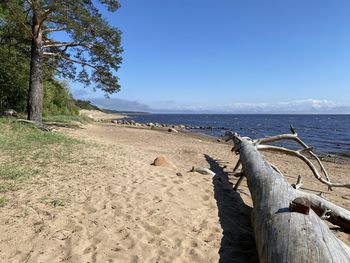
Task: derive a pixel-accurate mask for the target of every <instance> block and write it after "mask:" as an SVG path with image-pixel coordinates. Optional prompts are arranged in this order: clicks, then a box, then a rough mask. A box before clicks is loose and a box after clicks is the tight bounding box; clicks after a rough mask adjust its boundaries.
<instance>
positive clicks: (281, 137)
mask: <svg viewBox="0 0 350 263" xmlns="http://www.w3.org/2000/svg"><path fill="white" fill-rule="evenodd" d="M292 130H293V134H281V135H276V136H271V137H266V138H262V139H258V140H255V141H254V144H255V145H259V144H264V143H269V142H276V141H281V140H292V141H295V142H297V143H298V144H300V145H301V146H302V147H303V148H304V149H303V150H301V151H308V153H309V154H310V155H311V156H312V157H313V158H315V160H316V161H317V163H318V165H319V166H320V168H321V171H322V172H323V173H324V175H325V177H326V179H327V181H328V182H330V179H329V175H328V172H327V171H326V169H325V167H324V166H323V164H322V162H321V160H320V159H319V158H318V156H317V155H316V154H315V153H314V152H313V151H312V147H309V146H308V145H307V144H306V143H304V142H303V141H302V140H301V139H300V138H299V137H298V134H297V133H296V132H295V130H294V128H293V129H292Z"/></svg>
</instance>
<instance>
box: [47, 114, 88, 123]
mask: <svg viewBox="0 0 350 263" xmlns="http://www.w3.org/2000/svg"><path fill="white" fill-rule="evenodd" d="M44 122H56V123H82V124H86V123H90V122H92V119H90V118H88V117H86V116H81V115H54V116H46V117H44Z"/></svg>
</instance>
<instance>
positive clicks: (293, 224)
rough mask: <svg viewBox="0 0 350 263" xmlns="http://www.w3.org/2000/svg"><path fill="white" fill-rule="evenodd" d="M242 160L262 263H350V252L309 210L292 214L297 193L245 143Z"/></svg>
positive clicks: (240, 147) (247, 142) (245, 141)
mask: <svg viewBox="0 0 350 263" xmlns="http://www.w3.org/2000/svg"><path fill="white" fill-rule="evenodd" d="M238 146H239V152H240V160H241V162H242V166H243V172H244V175H245V176H246V177H247V181H248V187H249V190H250V192H251V196H252V199H253V206H254V207H253V212H252V225H253V228H254V234H255V241H256V246H257V250H258V255H259V261H260V262H289V263H293V262H295V263H300V262H310V263H311V262H350V249H349V248H348V247H347V246H346V245H345V244H344V243H343V242H341V241H340V240H339V239H337V238H336V237H335V236H334V234H333V233H331V231H330V230H329V228H328V226H327V225H326V224H325V223H324V222H323V221H322V220H321V219H320V218H319V216H317V215H316V213H315V212H314V211H313V210H310V213H309V214H308V215H305V214H301V213H297V212H290V211H289V204H290V203H291V202H292V201H293V200H294V199H295V198H296V197H298V194H297V192H296V191H295V190H294V189H293V188H292V187H291V185H290V184H289V183H288V182H287V181H286V180H285V178H284V177H283V176H282V175H281V174H279V173H278V172H276V171H275V170H274V169H272V167H271V166H270V165H269V164H268V163H267V162H266V161H264V159H263V158H262V156H261V155H260V153H259V152H258V151H257V150H256V148H255V146H254V145H253V144H252V143H251V142H250V141H248V140H246V139H242V141H241V142H240V145H238Z"/></svg>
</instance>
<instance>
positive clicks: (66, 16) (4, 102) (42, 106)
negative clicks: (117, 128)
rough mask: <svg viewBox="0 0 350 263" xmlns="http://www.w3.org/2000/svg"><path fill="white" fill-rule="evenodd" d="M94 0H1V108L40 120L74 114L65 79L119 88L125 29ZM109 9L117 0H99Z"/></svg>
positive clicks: (108, 89)
mask: <svg viewBox="0 0 350 263" xmlns="http://www.w3.org/2000/svg"><path fill="white" fill-rule="evenodd" d="M96 2H97V1H91V0H75V1H71V0H60V1H57V0H3V1H1V3H0V110H1V109H6V108H7V109H8V108H12V109H15V110H17V111H21V112H24V111H26V112H27V113H28V119H29V120H33V121H38V122H41V121H42V115H43V113H44V114H45V113H46V114H47V113H51V114H74V113H76V112H77V110H78V107H77V106H76V103H75V102H74V100H73V99H72V97H71V95H70V93H69V89H68V86H67V82H65V81H62V80H63V79H66V80H73V81H79V82H82V83H84V84H85V85H86V86H89V85H92V86H93V88H94V89H101V90H103V91H104V92H105V94H106V95H108V94H112V93H115V92H118V91H119V90H120V85H119V82H118V77H117V76H116V72H117V70H118V68H119V65H120V64H121V62H122V59H121V56H120V54H121V53H122V48H121V32H120V31H119V29H117V28H115V27H112V26H111V25H109V23H108V22H107V21H106V20H105V19H104V18H103V17H102V14H101V11H100V10H99V9H98V8H97V7H96V4H95V3H96ZM99 4H101V5H103V6H104V7H105V8H107V10H108V11H110V12H115V11H117V10H118V8H119V7H120V5H119V2H118V1H117V0H99Z"/></svg>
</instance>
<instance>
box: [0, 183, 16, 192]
mask: <svg viewBox="0 0 350 263" xmlns="http://www.w3.org/2000/svg"><path fill="white" fill-rule="evenodd" d="M17 189H18V186H17V185H16V183H15V182H10V183H7V182H5V183H0V193H6V192H9V191H14V190H17Z"/></svg>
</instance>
